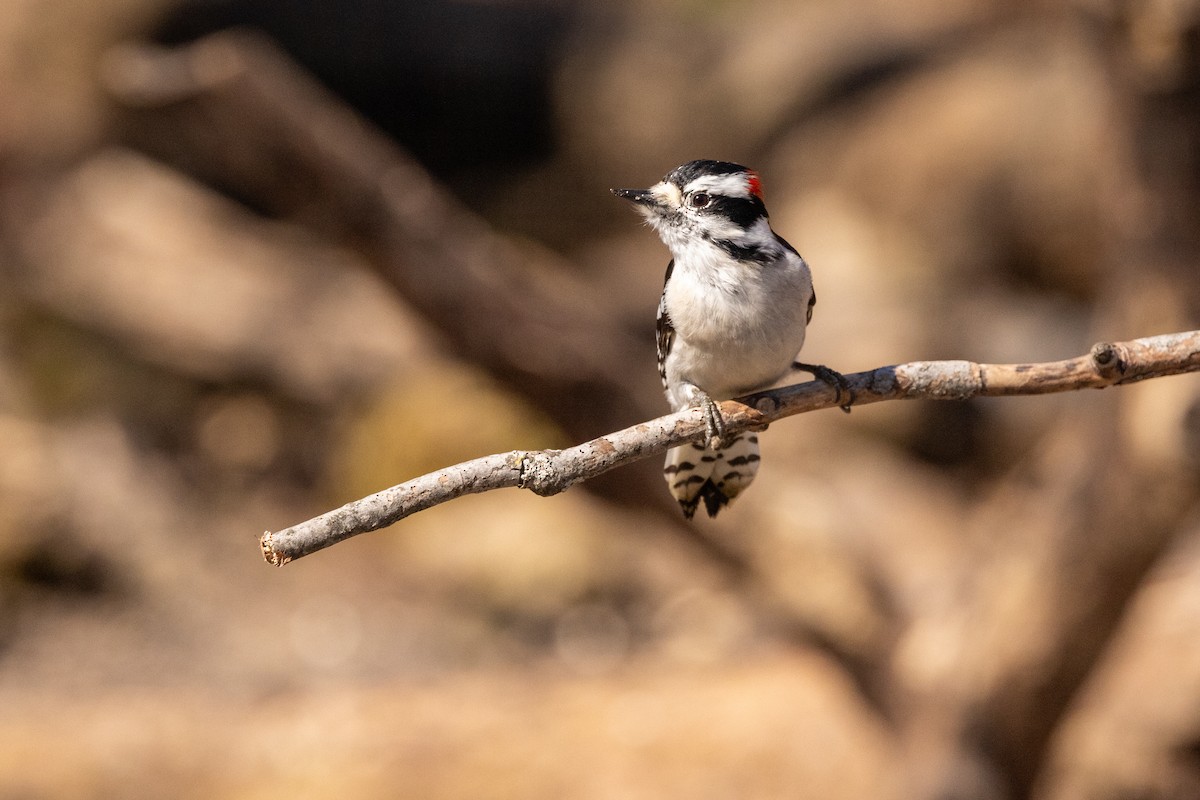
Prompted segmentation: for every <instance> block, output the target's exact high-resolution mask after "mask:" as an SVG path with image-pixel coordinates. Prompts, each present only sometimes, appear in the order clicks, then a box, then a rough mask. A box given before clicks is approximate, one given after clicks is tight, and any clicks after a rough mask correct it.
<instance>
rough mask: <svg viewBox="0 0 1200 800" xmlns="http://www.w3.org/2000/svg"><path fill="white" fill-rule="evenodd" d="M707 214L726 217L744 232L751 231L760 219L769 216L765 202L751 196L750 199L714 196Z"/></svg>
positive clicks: (705, 210) (705, 211)
mask: <svg viewBox="0 0 1200 800" xmlns="http://www.w3.org/2000/svg"><path fill="white" fill-rule="evenodd" d="M703 213H705V214H714V215H718V216H722V217H725V218H726V219H728V220H729V221H730V222H732V223H733V224H734V225H737V226H738V227H739V228H741V229H742V230H749V229H750V226H752V225H753V224H754V223H755V222H758V220H759V219H760V218H765V217H766V216H767V207H766V206H764V205H763V201H762V200H759V199H758V198H757V197H754V196H753V195H751V196H750V197H724V196H722V195H713V198H712V203H710V204H709V206H708V207H707V208H705V209H704V212H703Z"/></svg>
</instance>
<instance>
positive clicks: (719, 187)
mask: <svg viewBox="0 0 1200 800" xmlns="http://www.w3.org/2000/svg"><path fill="white" fill-rule="evenodd" d="M685 189H686V191H687V192H708V193H709V194H719V195H724V196H725V197H749V196H750V183H749V181H747V180H746V175H745V174H744V173H741V172H737V173H732V174H729V175H702V176H701V177H699V178H696V179H695V180H694V181H692V182H691V183H689V184H688V185H687V186H686V187H685Z"/></svg>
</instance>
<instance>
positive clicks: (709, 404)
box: [700, 395, 726, 450]
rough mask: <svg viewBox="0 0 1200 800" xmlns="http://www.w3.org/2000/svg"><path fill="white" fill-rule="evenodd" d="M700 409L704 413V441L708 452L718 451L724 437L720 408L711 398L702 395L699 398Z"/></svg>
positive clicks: (723, 421) (723, 419)
mask: <svg viewBox="0 0 1200 800" xmlns="http://www.w3.org/2000/svg"><path fill="white" fill-rule="evenodd" d="M700 408H701V410H703V412H704V433H705V440H704V441H705V443H706V444H707V445H708V449H709V450H720V449H721V445H722V444H723V443H724V442H725V436H726V430H725V418H724V417H722V416H721V407H720V406H719V405H717V403H716V402H715V401H714V400H713V399H712V398H711V397H709V396H708V395H704V396H703V397H701V398H700Z"/></svg>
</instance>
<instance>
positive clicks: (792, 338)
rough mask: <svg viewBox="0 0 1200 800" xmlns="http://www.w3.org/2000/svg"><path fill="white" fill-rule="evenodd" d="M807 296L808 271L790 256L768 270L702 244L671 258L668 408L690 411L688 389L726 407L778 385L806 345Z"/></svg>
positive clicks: (809, 288) (786, 254)
mask: <svg viewBox="0 0 1200 800" xmlns="http://www.w3.org/2000/svg"><path fill="white" fill-rule="evenodd" d="M811 296H812V277H811V275H810V273H809V270H808V265H807V264H805V263H804V260H803V259H802V258H800V257H799V256H797V255H795V254H794V253H792V252H791V251H784V252H783V253H782V254H781V257H780V258H779V259H777V260H776V261H774V262H771V263H767V264H757V263H740V262H737V261H735V260H733V259H731V258H730V257H729V256H728V255H727V254H725V253H724V252H723V251H721V250H720V249H718V248H716V247H715V246H713V245H711V244H708V243H706V242H705V243H699V244H696V245H694V246H692V247H690V248H688V250H685V251H683V252H676V254H675V269H674V271H673V272H672V275H671V279H670V281H669V282H668V284H667V286H666V289H665V301H666V307H667V314H668V315H669V316H670V318H671V322H672V324H673V326H674V328H675V340H674V343H673V344H672V346H671V352H670V354H669V355H668V357H667V363H666V378H667V387H668V390H667V399H668V401H669V402H670V403H671V405H672V407H673V408H676V409H680V408H684V407H686V406H688V405H691V404H692V402H693V398H692V397H691V396H690V395H689V394H688V389H689V387H688V386H687V385H686V384H692V385H694V386H697V387H699V388H700V389H702V390H704V391H705V392H707V393H708V394H709V395H710V396H711V397H712V398H713V399H715V400H724V399H728V398H730V397H736V396H737V395H739V394H745V393H746V392H751V391H755V390H757V389H762V388H766V387H767V386H770V385H771V384H773V383H775V382H776V381H777V380H779V379H780V378H781V377H783V375H784V374H785V373H786V372H787V371H788V369H789V368H790V367H791V364H792V362H793V361H794V360H795V357H796V354H797V353H798V352H799V351H800V348H801V346H803V344H804V328H805V324H806V320H807V314H808V303H809V299H810V298H811Z"/></svg>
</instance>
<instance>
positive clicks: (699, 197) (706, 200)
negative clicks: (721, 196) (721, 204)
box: [688, 192, 712, 208]
mask: <svg viewBox="0 0 1200 800" xmlns="http://www.w3.org/2000/svg"><path fill="white" fill-rule="evenodd" d="M711 202H712V195H710V194H707V193H705V192H695V193H693V194H692V195H691V196H689V197H688V204H689V205H690V206H691V207H692V208H705V207H707V206H708V205H709V204H710V203H711Z"/></svg>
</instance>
